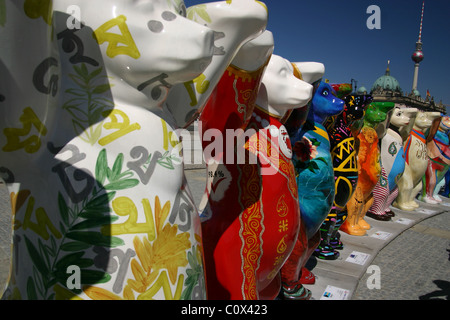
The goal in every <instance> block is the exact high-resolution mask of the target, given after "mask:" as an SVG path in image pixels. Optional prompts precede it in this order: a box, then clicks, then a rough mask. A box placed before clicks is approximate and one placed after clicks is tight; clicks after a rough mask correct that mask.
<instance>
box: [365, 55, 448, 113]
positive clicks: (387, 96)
mask: <svg viewBox="0 0 450 320" xmlns="http://www.w3.org/2000/svg"><path fill="white" fill-rule="evenodd" d="M360 90H361V88H360ZM358 91H359V90H358ZM370 94H371V95H372V97H373V101H380V102H381V101H389V102H394V103H397V104H401V105H405V106H408V107H411V108H417V109H419V110H422V111H439V112H442V113H445V112H446V111H445V107H444V105H442V103H440V104H435V103H434V99H433V98H432V97H430V96H429V95H427V96H426V97H425V99H423V98H422V97H421V95H420V93H419V91H418V90H417V89H414V88H413V90H411V92H410V93H409V94H404V93H403V90H402V88H401V87H400V83H399V82H398V80H397V79H396V78H395V77H393V76H392V75H391V70H390V61H388V66H387V68H386V71H385V73H384V75H382V76H380V77H379V78H378V79H377V80H375V82H374V83H373V85H372V89H371V90H370Z"/></svg>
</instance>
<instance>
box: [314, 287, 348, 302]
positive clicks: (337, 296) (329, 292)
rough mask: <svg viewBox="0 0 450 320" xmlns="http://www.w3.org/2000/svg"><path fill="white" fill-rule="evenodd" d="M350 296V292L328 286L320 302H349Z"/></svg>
mask: <svg viewBox="0 0 450 320" xmlns="http://www.w3.org/2000/svg"><path fill="white" fill-rule="evenodd" d="M349 296H350V291H349V290H346V289H342V288H338V287H333V286H330V285H328V286H327V287H326V289H325V291H324V292H323V294H322V296H321V297H320V300H347V299H348V297H349Z"/></svg>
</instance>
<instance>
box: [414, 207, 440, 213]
mask: <svg viewBox="0 0 450 320" xmlns="http://www.w3.org/2000/svg"><path fill="white" fill-rule="evenodd" d="M416 212H419V213H424V214H427V215H430V214H433V213H436V211H434V210H430V209H424V208H420V209H417V210H416Z"/></svg>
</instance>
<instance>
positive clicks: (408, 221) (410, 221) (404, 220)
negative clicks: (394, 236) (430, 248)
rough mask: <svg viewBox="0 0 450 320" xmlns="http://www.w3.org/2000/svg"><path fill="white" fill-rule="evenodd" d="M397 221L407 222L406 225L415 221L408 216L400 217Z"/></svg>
mask: <svg viewBox="0 0 450 320" xmlns="http://www.w3.org/2000/svg"><path fill="white" fill-rule="evenodd" d="M395 222H396V223H401V224H405V225H409V224H412V223H413V222H414V220H411V219H408V218H400V219H397V220H396V221H395Z"/></svg>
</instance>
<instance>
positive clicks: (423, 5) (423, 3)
mask: <svg viewBox="0 0 450 320" xmlns="http://www.w3.org/2000/svg"><path fill="white" fill-rule="evenodd" d="M424 8H425V1H424V2H422V14H421V16H420V29H419V41H418V42H422V25H423V10H424Z"/></svg>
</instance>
